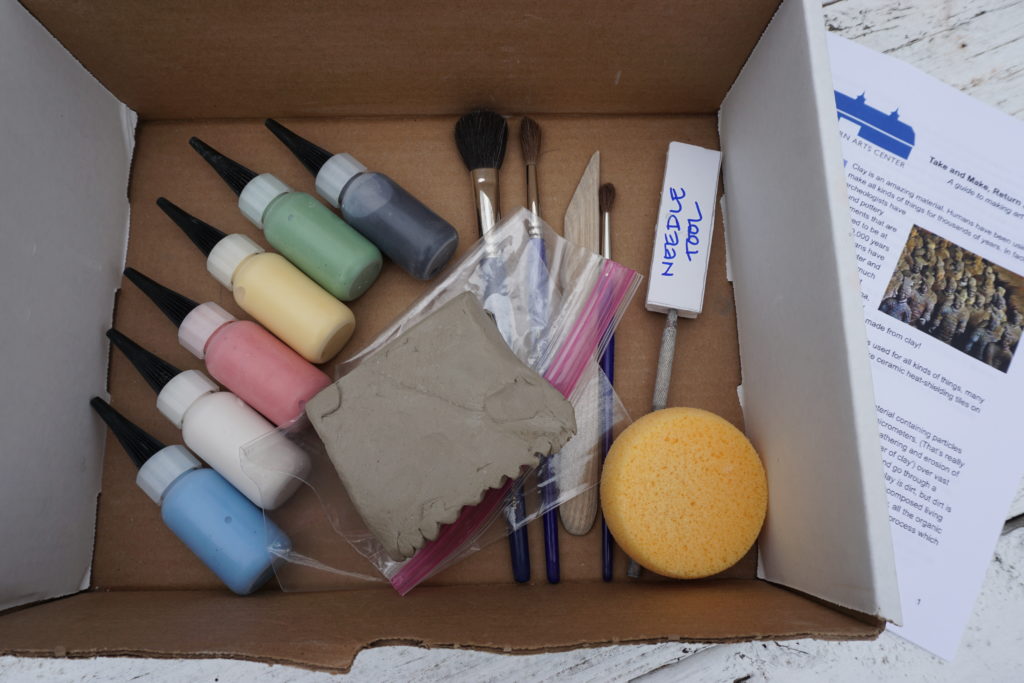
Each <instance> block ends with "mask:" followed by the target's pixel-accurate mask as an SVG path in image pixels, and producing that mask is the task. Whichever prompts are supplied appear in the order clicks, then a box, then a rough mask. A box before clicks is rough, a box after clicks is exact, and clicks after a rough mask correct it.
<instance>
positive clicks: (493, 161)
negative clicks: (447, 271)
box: [455, 110, 530, 583]
mask: <svg viewBox="0 0 1024 683" xmlns="http://www.w3.org/2000/svg"><path fill="white" fill-rule="evenodd" d="M507 141H508V123H506V121H505V119H504V117H503V116H501V114H497V113H495V112H493V111H486V110H477V111H474V112H470V113H469V114H466V115H465V116H463V117H462V118H460V119H459V120H458V121H456V122H455V146H456V147H458V149H459V155H460V156H461V157H462V163H464V164H465V165H466V168H467V169H468V170H469V179H470V181H471V182H472V183H473V192H474V195H475V197H476V218H477V225H478V227H479V228H480V236H481V237H483V238H484V239H485V240H486V238H487V234H488V233H489V232H490V231H491V229H492V228H493V227H494V225H495V224H496V223H497V222H498V219H499V218H500V216H501V210H500V205H499V201H498V198H499V194H498V169H499V168H501V163H502V161H504V160H505V145H506V143H507ZM488 253H489V252H488ZM496 268H498V265H497V264H495V265H494V266H492V268H491V276H490V277H489V278H488V286H487V288H486V289H485V292H484V300H485V301H486V300H487V298H488V292H487V291H486V290H488V289H491V288H492V286H497V285H499V284H500V282H499V281H498V280H499V279H500V276H501V273H500V272H498V271H497V270H496ZM499 327H500V325H499ZM509 517H510V519H509V526H511V527H512V531H511V533H509V536H508V547H509V553H510V555H511V558H512V576H513V577H514V578H515V580H516V582H517V583H525V582H527V581H529V580H530V545H529V538H528V536H527V533H526V527H525V526H522V522H523V519H524V518H525V517H526V501H525V499H524V498H523V487H522V485H521V484H516V486H515V487H514V488H513V491H512V509H511V510H509Z"/></svg>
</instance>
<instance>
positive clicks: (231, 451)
mask: <svg viewBox="0 0 1024 683" xmlns="http://www.w3.org/2000/svg"><path fill="white" fill-rule="evenodd" d="M107 337H109V338H110V341H111V342H113V344H114V345H115V346H116V347H117V348H119V349H120V350H121V351H122V352H123V353H124V355H125V356H126V357H127V358H128V360H130V361H131V363H132V365H134V366H135V369H136V370H138V371H139V374H141V375H142V377H143V378H144V379H145V380H146V382H148V383H149V385H150V386H151V387H152V388H153V390H154V391H156V392H157V397H156V407H157V409H158V410H159V411H160V412H161V413H163V415H164V417H166V418H167V419H168V420H170V421H171V422H172V423H174V426H176V427H177V428H178V429H180V430H181V433H182V437H183V439H184V441H185V445H186V446H188V447H189V448H190V449H191V450H192V451H193V452H194V453H195V454H196V455H198V456H199V457H200V458H202V459H203V460H205V461H206V463H207V464H208V465H209V466H210V467H212V468H213V469H215V470H217V472H219V473H220V474H221V476H223V477H224V478H225V479H227V480H228V481H229V482H231V484H232V485H233V486H234V487H235V488H236V489H238V490H239V491H241V492H242V494H243V495H245V497H246V498H248V499H249V500H251V501H252V502H253V503H255V504H256V505H257V506H259V507H261V508H263V509H264V510H273V509H275V508H277V507H279V506H280V505H281V504H282V503H284V502H285V501H286V500H288V498H290V497H291V495H292V494H293V493H295V490H296V489H297V488H298V487H299V485H301V484H302V482H303V481H304V480H305V478H306V476H307V475H308V474H309V469H310V463H309V458H308V457H307V456H306V453H305V452H304V451H303V450H302V449H300V448H299V447H298V446H296V445H295V444H294V443H292V442H291V441H289V440H288V439H287V438H286V437H285V436H284V435H282V434H281V433H279V432H277V431H275V429H274V426H273V425H272V424H270V422H268V421H267V420H266V419H265V418H264V417H263V416H262V415H260V414H259V413H257V412H256V411H255V410H253V409H252V408H250V407H249V406H248V405H247V404H246V403H245V402H244V401H242V399H240V398H238V397H237V396H235V395H234V394H232V393H230V392H227V391H220V388H219V387H218V386H217V385H216V384H215V383H214V382H213V380H211V379H210V378H209V377H207V376H206V375H204V374H203V373H201V372H199V371H198V370H185V371H181V370H179V369H178V368H176V367H174V366H173V365H171V364H170V363H168V362H167V361H165V360H163V359H162V358H160V357H159V356H157V355H155V354H153V353H151V352H149V351H147V350H146V349H144V348H142V347H141V346H139V345H138V344H136V343H135V342H134V341H132V340H131V339H129V338H128V337H126V336H125V335H123V334H121V333H120V332H118V331H117V330H109V331H107ZM243 447H247V450H246V452H245V454H244V456H243V451H242V449H243ZM243 460H244V462H243Z"/></svg>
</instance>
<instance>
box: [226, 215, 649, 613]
mask: <svg viewBox="0 0 1024 683" xmlns="http://www.w3.org/2000/svg"><path fill="white" fill-rule="evenodd" d="M640 279H641V278H640V276H639V274H637V273H636V272H635V271H633V270H631V269H629V268H626V267H625V266H622V265H620V264H618V263H615V262H613V261H610V260H607V259H604V258H602V257H600V256H598V255H597V254H594V253H591V252H588V251H586V250H584V249H581V248H579V247H576V246H575V245H573V244H571V243H569V242H567V241H566V240H564V239H563V238H562V237H561V236H559V235H558V234H556V233H555V232H553V231H552V230H551V229H550V228H549V227H548V226H547V225H546V224H544V223H543V222H542V221H540V219H538V218H537V217H536V216H535V215H534V214H532V213H530V212H528V211H526V210H524V209H521V210H519V211H517V212H516V213H514V214H512V215H511V216H509V217H508V218H506V219H504V220H503V221H502V222H501V223H499V224H498V225H497V226H495V228H494V229H493V230H492V231H491V232H490V233H489V234H488V235H487V236H486V237H485V238H483V239H481V240H479V241H478V242H477V243H476V244H475V245H474V246H473V247H472V248H471V249H470V250H469V252H468V253H467V254H466V255H465V256H464V257H463V259H462V260H461V261H460V262H459V263H458V264H456V265H455V266H454V267H453V268H452V269H451V270H450V271H449V273H448V274H447V275H446V276H445V277H444V278H443V279H442V280H440V281H439V282H438V283H437V284H435V285H434V286H433V287H432V288H431V289H430V291H429V292H428V293H427V294H426V295H425V296H423V297H422V298H421V299H419V300H418V301H417V302H415V303H414V304H413V305H412V306H411V307H410V308H409V310H408V311H407V312H406V313H405V314H404V315H402V316H401V317H400V318H399V319H398V320H396V321H395V322H394V323H393V324H392V325H391V326H390V327H388V328H387V329H386V330H384V332H382V333H381V334H380V335H379V336H378V337H377V338H376V339H375V340H374V341H373V342H371V343H370V344H369V345H368V346H367V347H366V348H365V349H364V350H363V351H361V352H360V353H359V354H358V355H356V356H355V357H353V358H351V359H350V360H348V361H346V362H344V363H342V364H340V365H339V366H338V367H337V368H336V369H335V372H334V375H335V377H336V378H340V377H343V376H345V375H347V374H348V373H349V372H352V371H353V370H354V369H355V368H356V367H358V366H359V364H360V363H361V362H363V361H364V360H365V359H368V358H370V357H372V355H373V354H375V353H377V352H379V351H381V349H382V347H384V346H385V345H387V344H389V342H392V341H393V340H396V339H398V338H399V337H400V336H402V335H403V334H404V333H405V332H406V331H408V330H410V329H411V328H412V327H413V326H415V325H416V324H417V323H419V322H421V321H423V320H424V319H426V318H427V316H430V315H431V314H432V313H434V312H436V311H437V310H438V309H439V308H440V307H442V306H444V305H445V304H447V303H448V302H450V301H452V299H454V298H455V297H457V296H460V295H463V294H464V293H466V292H469V293H471V294H472V295H473V296H474V297H475V298H476V299H477V300H478V301H479V302H480V303H481V304H482V306H483V308H484V310H485V311H487V312H488V313H489V314H490V315H491V316H492V317H493V318H494V321H495V323H496V324H497V328H498V330H499V332H500V334H501V336H502V338H503V339H504V341H505V343H506V344H507V345H508V347H509V348H510V349H511V350H512V352H513V353H514V354H515V355H516V356H517V357H518V358H519V359H520V360H521V361H522V362H523V363H524V364H526V365H528V366H529V367H531V368H532V369H533V370H535V371H536V372H537V373H538V374H540V375H541V376H543V377H544V379H546V380H547V381H548V382H549V383H550V384H551V385H552V386H553V387H554V388H555V389H557V390H558V392H560V393H561V394H562V396H564V397H565V398H566V399H568V400H569V402H570V403H571V404H572V406H573V409H574V412H575V415H576V435H575V436H574V437H572V439H570V440H569V441H568V443H566V444H565V445H564V446H563V447H562V449H561V451H560V452H559V453H557V454H554V455H551V456H549V457H547V458H543V459H541V461H539V462H538V465H537V466H534V467H532V468H529V470H528V471H523V472H522V474H521V476H520V477H519V479H518V480H506V481H505V482H504V483H503V484H502V485H500V486H498V487H496V488H491V489H488V490H486V491H485V492H482V499H481V500H480V502H479V503H477V504H474V505H467V506H464V507H462V508H461V511H460V512H459V514H458V517H457V519H456V520H455V521H454V522H453V523H450V524H446V525H443V526H442V527H441V528H440V530H439V533H438V534H437V536H436V537H435V538H434V539H433V540H429V541H427V542H426V543H425V544H424V545H423V546H422V547H420V548H419V549H418V550H417V551H416V552H415V554H413V555H412V556H411V557H409V558H408V559H405V560H401V561H398V560H395V559H393V558H392V557H391V556H390V555H389V554H388V553H387V552H386V551H385V550H384V546H383V545H382V543H381V542H380V541H379V540H378V539H377V538H376V537H375V536H374V535H373V533H371V532H370V531H369V529H368V527H367V525H366V523H365V522H364V521H363V520H362V518H361V517H360V514H359V512H358V510H357V509H356V507H355V505H354V504H353V503H352V501H351V499H350V497H349V495H348V493H347V491H346V490H345V487H344V486H343V485H342V483H341V480H340V479H339V476H338V474H337V472H336V471H335V469H334V465H333V464H332V462H331V460H330V459H329V458H328V456H327V453H326V450H325V448H324V445H323V443H322V442H321V441H320V439H319V437H318V436H317V434H316V432H315V431H314V430H313V428H312V427H311V425H310V423H309V421H308V420H307V419H305V418H303V419H302V420H299V421H298V422H296V423H295V424H294V425H292V426H290V427H288V428H287V429H285V430H282V431H284V432H285V433H286V435H287V436H288V438H290V439H292V440H293V441H295V442H296V443H298V444H300V445H301V446H302V447H303V448H304V449H305V450H306V452H307V453H308V454H309V456H310V459H311V461H312V463H313V468H312V471H311V474H310V475H309V477H308V478H307V479H306V481H305V483H306V484H307V486H306V487H302V488H301V489H300V493H299V494H298V495H297V496H296V499H294V500H293V501H291V502H289V504H288V505H286V506H285V508H283V509H282V510H279V511H277V512H275V513H273V514H274V518H275V522H276V523H277V524H278V525H279V526H280V527H281V528H282V529H284V530H285V531H286V532H287V533H288V534H289V536H290V537H291V546H290V547H288V548H283V547H282V548H272V551H273V552H274V553H275V554H276V555H277V556H278V557H279V558H280V560H281V562H280V563H279V565H278V570H277V573H278V581H279V583H280V585H281V587H282V588H283V589H284V590H310V589H327V588H344V587H359V586H365V585H366V583H367V582H370V581H374V580H375V577H373V576H372V575H371V574H370V573H369V568H368V567H366V565H365V563H360V562H359V561H358V560H356V559H355V558H354V557H353V555H352V552H351V550H354V551H355V552H356V553H358V555H361V556H362V557H364V558H366V560H368V561H369V563H370V564H371V565H372V566H373V567H375V568H376V569H377V570H378V571H379V572H380V574H382V575H383V576H384V578H385V579H386V580H388V581H389V582H390V583H391V584H392V586H393V587H394V588H395V589H396V590H397V591H398V592H399V593H400V594H402V595H404V594H406V593H407V592H409V591H410V590H412V588H414V587H415V586H416V585H418V584H419V583H421V582H422V581H424V580H425V579H427V578H429V577H430V576H433V575H434V574H436V573H437V572H439V571H441V570H442V569H444V568H446V567H449V566H451V565H452V564H454V563H455V562H457V561H459V560H461V559H463V558H464V557H466V556H468V555H469V554H471V553H473V552H475V551H476V550H479V549H480V548H482V547H484V546H486V545H487V544H489V543H491V542H493V541H496V540H499V539H501V538H502V537H504V536H506V535H508V534H509V533H511V531H512V530H513V529H516V528H519V527H521V526H524V525H526V524H529V523H530V522H531V521H533V520H534V519H537V518H538V517H539V516H541V515H542V514H543V513H544V512H546V511H549V510H552V509H553V508H554V507H556V506H557V505H560V504H561V503H563V502H565V501H566V500H569V499H570V498H572V497H574V496H576V495H579V494H580V493H582V492H583V491H584V490H586V489H587V488H589V487H590V486H592V485H594V484H593V483H581V482H579V481H578V480H574V482H575V483H573V484H572V485H567V484H566V482H567V478H565V477H560V473H562V472H565V471H567V470H568V469H569V468H571V469H573V471H578V470H579V469H580V468H581V461H582V460H583V459H586V458H590V457H595V456H594V451H595V450H596V449H595V448H594V446H595V444H597V443H599V442H600V440H601V438H602V436H603V434H604V432H605V430H606V429H608V428H610V427H615V426H620V425H621V423H623V422H624V421H625V420H626V419H627V418H626V414H625V411H624V410H623V408H622V405H621V403H620V402H619V401H618V398H617V396H616V395H615V393H614V390H613V389H612V387H611V386H610V384H609V383H608V381H607V379H606V378H605V376H604V374H603V373H602V372H601V371H600V368H599V366H598V363H597V359H598V358H599V357H600V355H601V353H602V352H603V350H604V348H605V346H606V345H607V343H608V340H609V339H610V337H611V335H612V333H613V332H614V329H615V327H616V325H617V324H618V322H619V320H620V318H621V316H622V314H623V312H624V311H625V309H626V306H627V305H628V303H629V301H630V300H631V299H632V297H633V295H634V294H635V292H636V290H637V287H638V286H639V283H640ZM395 428H396V429H399V428H401V425H395ZM268 443H270V441H269V439H268V440H258V441H256V442H253V443H252V444H249V445H248V446H247V447H246V448H245V449H243V453H242V456H241V457H242V466H243V468H244V469H245V470H246V471H248V472H250V473H251V474H252V475H253V476H254V478H256V477H255V475H256V474H257V473H258V472H259V471H260V470H261V469H263V468H268V467H269V468H272V465H270V464H269V463H271V462H272V461H273V459H272V457H268V456H269V454H268V453H266V449H267V444H268ZM430 457H435V458H440V457H444V453H443V452H442V453H429V454H425V460H424V467H429V466H430V461H429V458H430ZM524 470H525V468H524ZM560 480H561V481H560ZM517 488H520V489H521V491H522V492H523V494H524V498H525V504H523V503H522V502H521V501H522V499H521V498H520V497H519V496H518V495H516V494H517ZM332 535H333V536H334V540H337V536H338V535H340V536H342V537H343V538H344V539H345V540H346V541H348V545H349V546H350V548H338V547H336V546H343V545H344V544H337V543H331V542H330V540H331V539H330V537H331V536H332Z"/></svg>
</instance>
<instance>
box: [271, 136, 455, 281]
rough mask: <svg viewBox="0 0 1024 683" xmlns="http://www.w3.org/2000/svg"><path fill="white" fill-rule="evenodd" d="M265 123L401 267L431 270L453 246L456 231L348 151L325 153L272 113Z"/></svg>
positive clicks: (323, 191) (427, 273)
mask: <svg viewBox="0 0 1024 683" xmlns="http://www.w3.org/2000/svg"><path fill="white" fill-rule="evenodd" d="M265 123H266V126H267V128H269V129H270V131H271V132H272V133H273V134H274V135H276V136H277V138H278V139H279V140H280V141H281V142H283V143H284V144H285V146H287V147H288V149H290V150H291V152H292V154H294V155H295V156H296V157H297V158H298V160H299V161H301V162H302V164H303V165H304V166H305V167H306V168H307V169H309V172H310V173H312V174H313V175H314V176H315V177H316V191H317V194H319V195H320V196H321V197H323V198H324V200H325V201H326V202H327V203H328V204H330V205H331V206H333V207H334V208H336V209H339V210H340V211H341V217H342V218H344V219H345V221H346V222H347V223H348V224H349V225H351V226H352V227H353V228H355V229H356V230H358V231H359V232H361V233H362V234H363V236H364V237H366V238H367V239H368V240H370V241H371V242H373V243H374V244H376V245H377V246H378V247H379V248H380V250H381V251H383V252H384V255H385V256H387V257H388V258H389V259H391V260H392V261H394V262H395V263H396V264H397V265H398V266H399V267H400V268H401V269H402V270H404V271H405V272H407V273H409V274H410V275H412V276H413V277H414V278H418V279H420V280H429V279H430V278H432V277H434V276H435V275H437V274H438V273H439V272H440V271H441V269H442V268H444V266H445V264H447V263H448V261H449V259H451V257H452V254H454V253H455V250H456V248H458V246H459V233H457V232H456V231H455V228H453V227H452V226H451V224H449V223H448V221H446V220H444V219H443V218H441V217H440V216H438V215H437V214H436V213H434V212H433V211H431V210H430V209H428V208H427V207H426V206H425V205H424V204H423V203H422V202H420V200H418V199H416V198H415V197H413V196H412V195H411V194H409V193H408V192H407V191H406V190H405V189H404V188H402V186H401V185H399V184H398V183H396V182H395V181H394V180H392V179H391V178H389V177H387V176H386V175H384V174H383V173H373V172H367V170H366V167H365V166H363V165H362V164H361V163H359V161H357V160H356V159H355V158H354V157H353V156H352V155H351V154H333V155H332V154H331V153H330V152H328V151H327V150H325V149H323V148H322V147H319V146H317V145H314V144H313V143H312V142H310V141H309V140H306V139H305V138H302V137H300V136H298V135H296V134H295V133H293V132H292V131H290V130H288V129H287V128H285V127H284V126H282V125H281V124H280V123H278V122H277V121H275V120H273V119H267V120H266V122H265Z"/></svg>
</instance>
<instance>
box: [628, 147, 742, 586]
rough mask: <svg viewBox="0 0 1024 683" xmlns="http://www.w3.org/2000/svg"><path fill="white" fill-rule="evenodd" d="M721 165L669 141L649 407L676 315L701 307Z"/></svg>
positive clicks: (654, 278) (635, 574)
mask: <svg viewBox="0 0 1024 683" xmlns="http://www.w3.org/2000/svg"><path fill="white" fill-rule="evenodd" d="M721 164H722V153H721V152H718V151H715V150H710V149H704V148H703V147H696V146H694V145H687V144H685V143H682V142H672V143H669V146H668V156H667V159H666V162H665V179H664V180H663V181H662V186H661V204H660V206H659V208H658V224H657V225H656V226H655V234H654V252H653V254H652V255H651V276H650V278H649V279H648V281H647V302H646V307H647V310H648V311H653V312H655V313H664V314H665V329H664V330H663V331H662V333H661V349H660V350H659V351H658V369H657V372H656V373H655V377H654V396H653V397H652V399H651V410H661V409H662V408H665V407H666V405H667V404H668V389H669V384H670V382H671V381H672V359H673V357H674V356H675V351H676V324H677V322H678V320H679V316H683V317H685V318H696V317H697V316H698V315H699V314H700V312H701V310H702V309H703V307H704V287H705V284H706V283H707V276H708V254H709V253H710V251H711V237H712V235H713V228H714V225H715V204H716V202H717V201H718V172H719V169H720V167H721ZM642 572H643V569H642V568H641V567H640V565H639V564H637V563H636V562H635V561H634V560H632V559H630V561H629V569H628V570H627V571H626V575H627V576H629V577H630V578H633V579H635V578H639V577H640V574H641V573H642Z"/></svg>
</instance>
